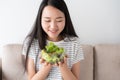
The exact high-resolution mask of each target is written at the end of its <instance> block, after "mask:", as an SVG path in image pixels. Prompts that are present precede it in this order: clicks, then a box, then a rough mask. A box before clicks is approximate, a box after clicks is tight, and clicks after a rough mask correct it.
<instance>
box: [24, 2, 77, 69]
mask: <svg viewBox="0 0 120 80" xmlns="http://www.w3.org/2000/svg"><path fill="white" fill-rule="evenodd" d="M48 5H50V6H53V7H55V8H57V9H59V10H60V11H62V12H63V13H64V15H65V20H66V21H65V22H66V23H65V27H64V29H63V31H62V32H61V33H60V35H61V36H64V37H68V38H69V37H78V36H77V34H76V33H75V30H74V27H73V24H72V21H71V18H70V14H69V11H68V8H67V6H66V3H65V2H64V0H42V2H41V5H40V7H39V10H38V14H37V17H36V20H35V23H34V25H33V29H32V30H31V32H30V33H29V34H28V35H27V36H26V39H27V38H29V42H28V47H27V51H26V61H25V68H26V63H27V59H28V54H29V50H30V47H31V44H32V41H33V39H38V42H39V48H40V49H44V47H45V45H46V39H47V34H46V33H45V32H44V30H43V29H42V25H41V15H42V11H43V9H44V8H45V7H46V6H48ZM26 39H25V40H26Z"/></svg>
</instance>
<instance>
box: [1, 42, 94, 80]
mask: <svg viewBox="0 0 120 80" xmlns="http://www.w3.org/2000/svg"><path fill="white" fill-rule="evenodd" d="M82 47H83V52H84V60H82V61H81V66H80V72H81V74H80V80H93V47H92V46H90V45H82ZM21 51H22V45H20V44H10V45H6V46H4V47H3V54H2V55H3V60H2V61H3V72H4V73H3V74H4V78H6V79H5V80H27V79H26V74H25V75H24V74H23V71H24V65H23V63H24V61H23V57H22V55H21Z"/></svg>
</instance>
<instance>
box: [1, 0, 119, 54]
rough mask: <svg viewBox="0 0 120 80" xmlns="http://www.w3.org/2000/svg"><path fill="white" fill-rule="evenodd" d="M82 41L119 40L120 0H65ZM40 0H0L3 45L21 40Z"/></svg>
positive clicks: (34, 15) (108, 41) (106, 41)
mask: <svg viewBox="0 0 120 80" xmlns="http://www.w3.org/2000/svg"><path fill="white" fill-rule="evenodd" d="M65 1H66V3H67V5H68V8H69V11H70V14H71V17H72V21H73V24H74V25H75V29H76V31H77V33H78V35H79V36H80V38H81V43H83V44H98V43H115V44H117V43H120V0H65ZM40 2H41V0H0V54H1V52H2V46H3V45H5V44H9V43H20V44H21V43H22V42H23V40H24V38H25V36H26V35H27V33H28V32H29V31H30V29H31V27H32V24H33V22H34V20H35V17H36V14H37V10H38V7H39V4H40Z"/></svg>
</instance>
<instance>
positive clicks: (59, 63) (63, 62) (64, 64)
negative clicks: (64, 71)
mask: <svg viewBox="0 0 120 80" xmlns="http://www.w3.org/2000/svg"><path fill="white" fill-rule="evenodd" d="M67 58H68V57H67V56H65V57H64V59H63V61H62V62H58V63H55V64H54V65H55V66H58V67H59V68H62V67H67Z"/></svg>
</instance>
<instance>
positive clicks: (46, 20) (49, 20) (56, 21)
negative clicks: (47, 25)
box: [45, 20, 62, 22]
mask: <svg viewBox="0 0 120 80" xmlns="http://www.w3.org/2000/svg"><path fill="white" fill-rule="evenodd" d="M45 22H50V20H48V21H47V20H45ZM56 22H62V20H60V21H56Z"/></svg>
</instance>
